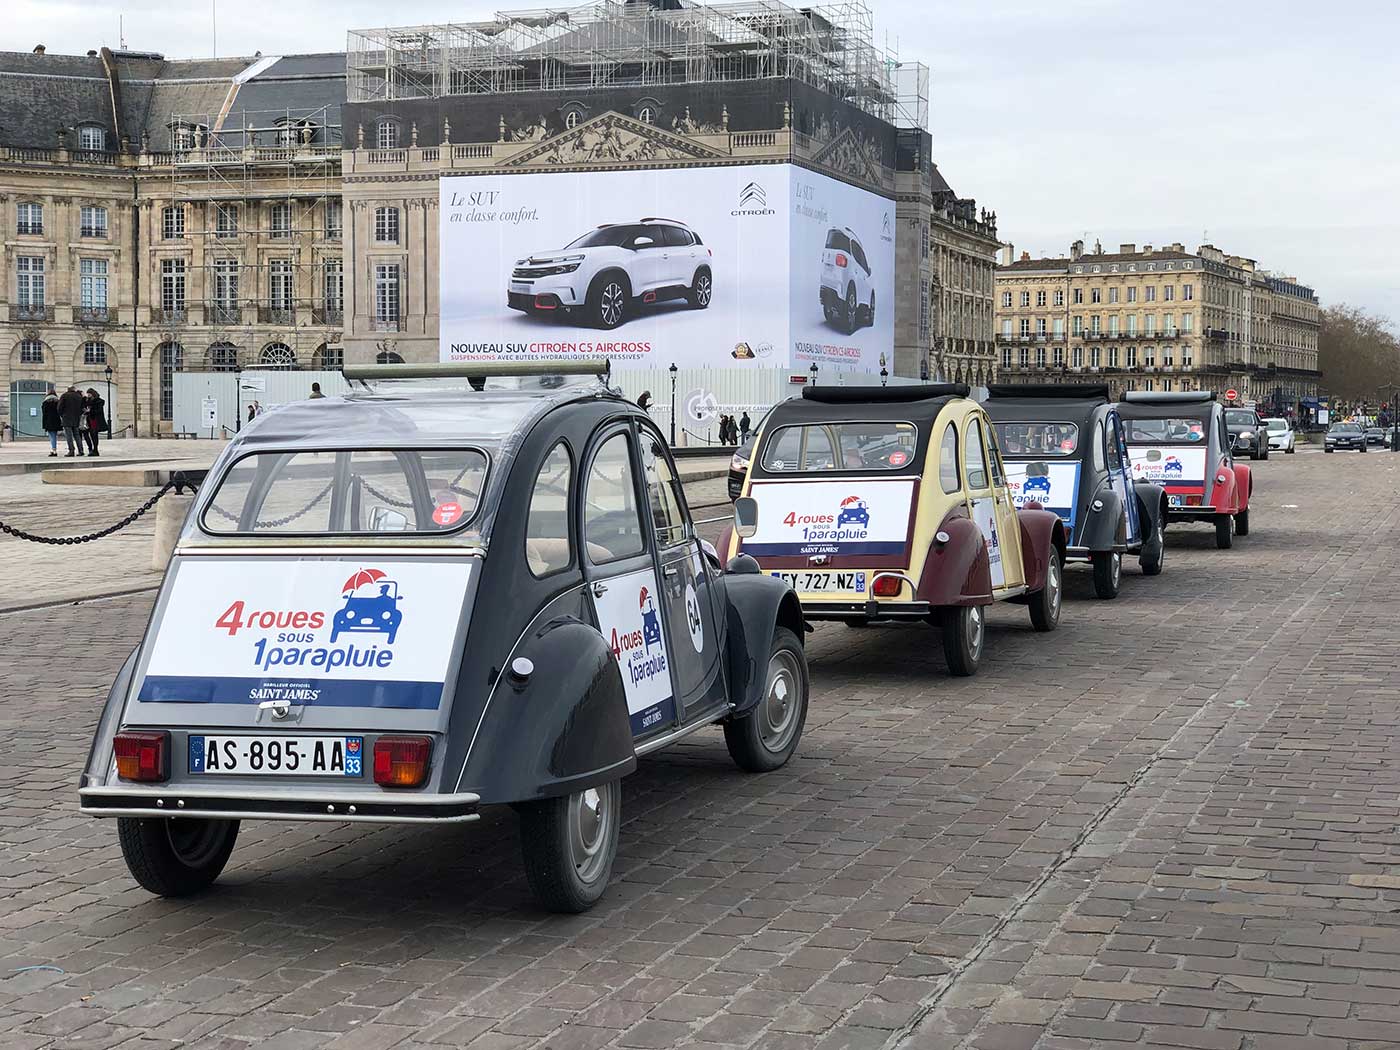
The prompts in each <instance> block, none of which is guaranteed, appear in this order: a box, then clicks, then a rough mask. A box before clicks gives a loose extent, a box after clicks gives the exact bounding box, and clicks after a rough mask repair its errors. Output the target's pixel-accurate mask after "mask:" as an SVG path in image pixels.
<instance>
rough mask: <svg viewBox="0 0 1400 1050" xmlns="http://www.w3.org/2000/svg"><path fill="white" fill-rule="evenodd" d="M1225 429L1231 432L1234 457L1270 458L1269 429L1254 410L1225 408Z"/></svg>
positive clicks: (1231, 406) (1231, 448)
mask: <svg viewBox="0 0 1400 1050" xmlns="http://www.w3.org/2000/svg"><path fill="white" fill-rule="evenodd" d="M1225 428H1226V429H1227V430H1228V431H1229V432H1230V452H1231V454H1232V455H1248V456H1249V458H1250V459H1268V458H1269V428H1268V427H1267V426H1265V425H1264V421H1263V420H1262V419H1260V418H1259V414H1258V413H1257V412H1255V411H1254V409H1252V408H1239V407H1237V406H1234V405H1226V406H1225Z"/></svg>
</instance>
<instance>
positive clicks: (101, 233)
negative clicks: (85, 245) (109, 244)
mask: <svg viewBox="0 0 1400 1050" xmlns="http://www.w3.org/2000/svg"><path fill="white" fill-rule="evenodd" d="M78 236H79V237H101V238H102V239H103V240H105V239H106V238H107V227H105V226H80V227H79V228H78Z"/></svg>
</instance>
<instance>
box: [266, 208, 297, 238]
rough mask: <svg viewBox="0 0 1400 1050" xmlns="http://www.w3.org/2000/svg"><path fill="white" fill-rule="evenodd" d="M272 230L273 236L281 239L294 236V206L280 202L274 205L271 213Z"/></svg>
mask: <svg viewBox="0 0 1400 1050" xmlns="http://www.w3.org/2000/svg"><path fill="white" fill-rule="evenodd" d="M269 218H270V220H271V222H270V224H269V225H270V228H271V232H272V236H274V237H276V238H278V239H279V240H280V239H284V238H287V237H290V236H291V235H292V205H291V203H290V202H288V201H279V202H278V203H276V204H274V205H273V206H272V208H271V210H270V211H269Z"/></svg>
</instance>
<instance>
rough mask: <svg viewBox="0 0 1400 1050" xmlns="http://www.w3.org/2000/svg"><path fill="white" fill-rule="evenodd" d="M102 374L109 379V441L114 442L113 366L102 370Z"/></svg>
mask: <svg viewBox="0 0 1400 1050" xmlns="http://www.w3.org/2000/svg"><path fill="white" fill-rule="evenodd" d="M102 374H103V375H105V376H106V377H107V440H108V441H111V440H112V366H111V365H108V366H107V367H106V368H104V369H103V370H102Z"/></svg>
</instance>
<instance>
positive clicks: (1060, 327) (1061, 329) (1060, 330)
mask: <svg viewBox="0 0 1400 1050" xmlns="http://www.w3.org/2000/svg"><path fill="white" fill-rule="evenodd" d="M1064 337H1065V319H1064V318H1063V317H1057V318H1055V340H1056V341H1057V342H1059V341H1062V340H1063V339H1064Z"/></svg>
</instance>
